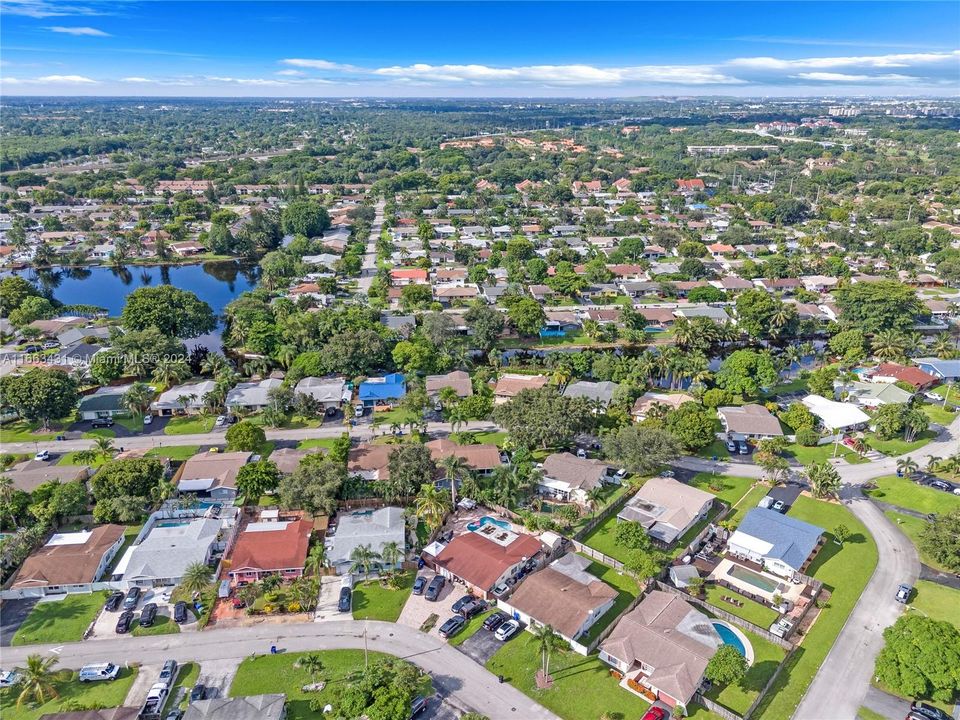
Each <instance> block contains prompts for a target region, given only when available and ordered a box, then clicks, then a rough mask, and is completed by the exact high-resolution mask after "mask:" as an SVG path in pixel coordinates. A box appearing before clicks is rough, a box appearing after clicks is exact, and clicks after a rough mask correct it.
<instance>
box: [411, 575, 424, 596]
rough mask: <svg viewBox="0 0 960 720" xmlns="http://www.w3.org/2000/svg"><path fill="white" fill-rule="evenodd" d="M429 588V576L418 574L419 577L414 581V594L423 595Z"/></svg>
mask: <svg viewBox="0 0 960 720" xmlns="http://www.w3.org/2000/svg"><path fill="white" fill-rule="evenodd" d="M426 589H427V578H426V576H425V575H417V579H416V580H414V581H413V594H414V595H423V591H424V590H426Z"/></svg>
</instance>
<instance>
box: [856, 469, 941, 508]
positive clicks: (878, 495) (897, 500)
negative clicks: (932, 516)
mask: <svg viewBox="0 0 960 720" xmlns="http://www.w3.org/2000/svg"><path fill="white" fill-rule="evenodd" d="M873 482H874V483H875V484H876V485H877V489H876V490H868V491H867V494H868V495H870V497H872V498H875V499H876V500H881V501H882V502H885V503H890V504H891V505H896V506H897V507H902V508H907V509H908V510H916V511H917V512H922V513H946V512H949V511H950V510H956V509H957V508H960V495H954V494H953V493H948V492H944V491H943V490H937V489H936V488H932V487H927V486H926V485H919V484H917V483H915V482H913V481H912V480H908V479H907V478H905V477H897V476H896V475H884V476H883V477H880V478H877V479H876V480H874V481H873Z"/></svg>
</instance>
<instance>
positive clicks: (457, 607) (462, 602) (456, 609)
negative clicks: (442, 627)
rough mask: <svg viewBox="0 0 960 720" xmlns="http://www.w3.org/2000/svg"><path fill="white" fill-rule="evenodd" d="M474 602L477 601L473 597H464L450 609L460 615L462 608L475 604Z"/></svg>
mask: <svg viewBox="0 0 960 720" xmlns="http://www.w3.org/2000/svg"><path fill="white" fill-rule="evenodd" d="M474 600H476V598H475V597H473V595H464V596H463V597H461V598H460V599H459V600H457V601H456V602H455V603H454V604H453V605H451V606H450V609H451V610H452V611H453V612H455V613H458V612H460V608H462V607H463V606H464V605H466V604H467V603H469V602H473V601H474Z"/></svg>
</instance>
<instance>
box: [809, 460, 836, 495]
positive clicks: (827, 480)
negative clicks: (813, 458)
mask: <svg viewBox="0 0 960 720" xmlns="http://www.w3.org/2000/svg"><path fill="white" fill-rule="evenodd" d="M806 473H807V479H808V480H810V489H811V490H812V491H813V496H814V497H817V498H825V497H829V496H831V495H837V494H838V493H839V492H840V485H841V480H840V473H838V472H837V469H836V468H835V467H834V466H833V465H831V464H830V463H829V462H827V461H823V462H820V463H811V464H810V465H807V467H806Z"/></svg>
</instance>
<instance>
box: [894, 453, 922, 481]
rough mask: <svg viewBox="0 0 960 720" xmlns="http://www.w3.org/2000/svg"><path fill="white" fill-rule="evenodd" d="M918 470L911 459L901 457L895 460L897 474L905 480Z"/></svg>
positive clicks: (915, 463)
mask: <svg viewBox="0 0 960 720" xmlns="http://www.w3.org/2000/svg"><path fill="white" fill-rule="evenodd" d="M919 469H920V466H919V465H917V461H916V460H914V459H913V458H911V457H903V458H899V459H898V460H897V472H898V473H900V474H901V475H903V476H904V477H906V478H910V476H912V475H913V474H914V473H915V472H916V471H917V470H919Z"/></svg>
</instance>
